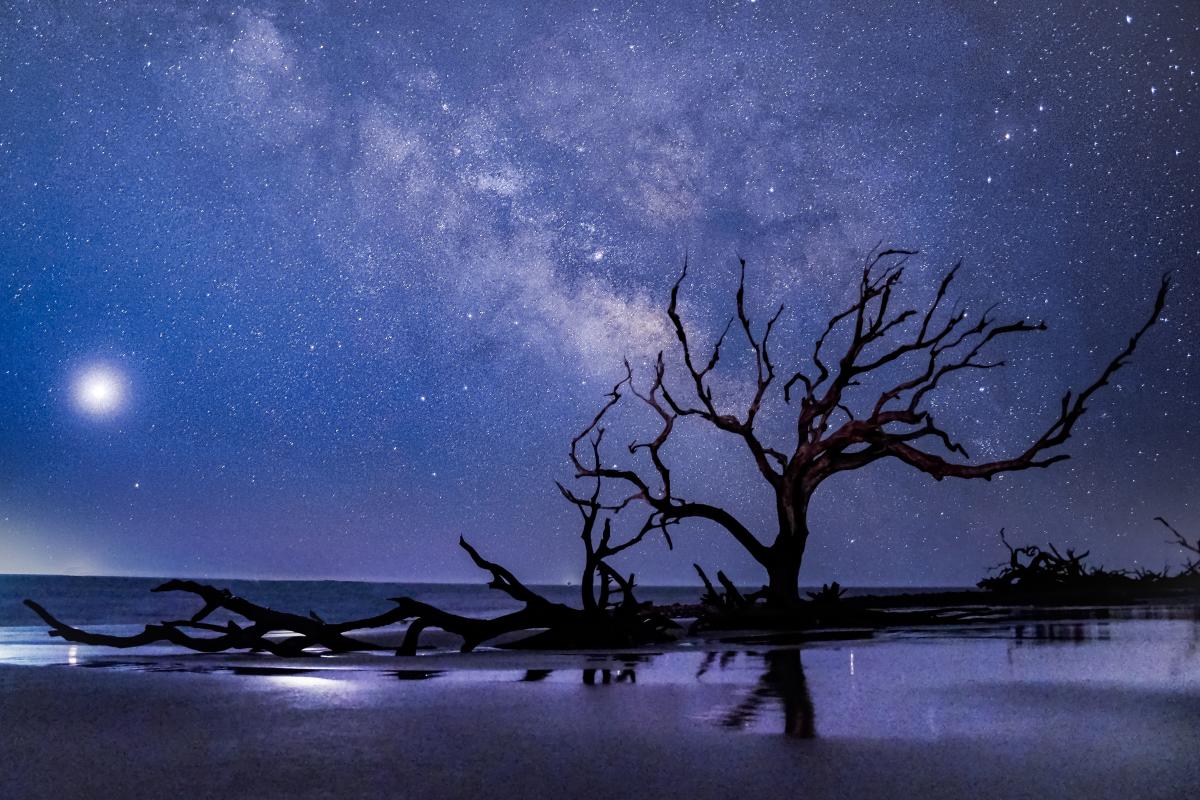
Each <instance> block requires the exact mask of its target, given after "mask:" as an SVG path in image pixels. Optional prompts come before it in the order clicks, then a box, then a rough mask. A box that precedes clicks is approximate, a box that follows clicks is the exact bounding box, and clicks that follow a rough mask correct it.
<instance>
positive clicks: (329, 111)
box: [0, 0, 1200, 585]
mask: <svg viewBox="0 0 1200 800" xmlns="http://www.w3.org/2000/svg"><path fill="white" fill-rule="evenodd" d="M1198 69H1200V5H1197V4H1196V3H1193V2H1179V3H1155V2H1149V3H1134V2H1130V3H1126V4H1111V3H1094V4H1087V8H1086V9H1082V8H1081V7H1080V5H1079V4H1075V3H1053V2H1039V3H1024V2H1002V1H998V2H989V3H941V2H925V3H895V4H892V3H885V2H861V3H853V2H840V1H839V2H802V1H801V0H795V1H794V2H776V1H775V0H759V1H758V2H714V3H684V2H679V3H670V4H665V5H664V4H660V3H649V2H648V3H622V4H610V3H594V4H592V3H582V4H581V3H555V2H546V3H526V4H522V3H517V2H478V3H468V4H456V3H443V2H392V3H388V2H370V1H368V2H350V1H349V0H339V2H303V3H300V2H291V0H287V1H286V2H285V1H284V0H279V2H263V3H249V4H246V5H235V4H226V3H220V2H215V3H206V4H193V3H170V2H157V3H153V4H150V3H141V2H135V1H134V0H129V1H128V2H112V3H107V2H106V3H93V2H85V0H72V1H71V2H40V1H39V2H11V0H4V2H2V3H0V414H2V416H0V572H66V573H96V574H149V575H164V574H185V575H193V576H210V577H211V576H261V577H326V578H361V579H401V580H435V581H440V580H469V581H474V580H476V579H477V578H478V574H477V573H476V572H475V571H474V569H473V568H472V567H471V565H470V563H469V561H468V560H467V559H466V557H465V556H464V555H463V554H462V553H461V551H459V550H458V548H457V546H456V541H457V537H458V536H459V535H460V534H462V535H465V536H466V537H467V538H468V539H470V540H471V541H472V542H473V543H475V544H476V545H477V546H478V547H479V548H480V549H481V550H482V551H483V552H484V553H485V554H487V555H489V556H492V557H494V558H496V559H497V560H501V561H504V562H505V563H506V564H507V565H508V566H509V567H511V568H512V569H513V570H514V571H516V572H518V574H520V575H522V576H523V577H525V578H527V579H529V580H531V581H562V580H565V579H568V578H574V577H577V567H576V563H577V561H578V557H579V542H578V534H577V530H578V528H577V525H576V516H575V511H574V509H572V508H570V507H569V506H567V505H566V504H565V503H563V501H562V500H561V498H560V497H559V495H558V492H557V490H556V488H555V486H554V483H553V481H554V480H556V479H557V480H564V481H567V480H570V478H571V476H572V470H571V467H570V462H569V460H568V458H567V451H568V443H569V440H570V438H571V436H573V435H574V434H575V433H576V432H578V431H579V430H581V429H582V428H583V427H584V426H585V425H586V424H587V422H588V421H590V419H591V417H592V415H593V414H594V413H595V411H596V410H597V408H598V407H599V404H600V403H601V401H602V397H603V394H604V393H605V392H606V391H607V390H608V388H609V387H610V386H611V384H612V383H613V382H614V380H615V379H616V378H617V377H618V376H619V375H620V373H621V359H622V357H625V356H627V357H629V358H630V360H631V361H632V362H633V364H634V366H635V368H636V369H637V370H638V371H639V375H642V376H644V370H645V365H646V364H647V360H648V359H650V358H652V356H653V354H654V353H655V352H657V351H658V350H659V349H662V348H664V347H666V348H667V349H668V354H667V358H668V362H669V363H670V364H672V365H673V366H674V367H675V371H674V372H672V373H670V374H671V375H672V376H674V378H676V379H677V378H678V377H679V371H678V365H677V362H676V361H674V360H673V356H677V353H676V352H675V351H674V350H673V349H672V341H671V335H670V329H669V327H668V323H667V320H666V317H665V313H664V312H665V308H666V301H667V295H668V291H669V288H670V285H671V283H672V282H673V281H674V279H675V277H676V276H677V274H678V271H679V267H680V264H681V262H682V259H683V257H684V254H685V252H686V253H689V254H690V258H691V265H692V268H691V271H690V272H689V277H688V282H687V283H685V285H684V288H683V291H682V296H681V303H680V307H681V312H682V313H683V315H684V317H685V319H686V321H687V322H688V324H689V326H690V328H691V330H692V331H693V334H694V336H695V338H696V340H697V341H698V342H700V343H703V344H707V343H710V342H711V341H712V340H713V339H714V338H715V336H716V334H717V333H718V332H719V330H720V328H721V326H722V325H723V323H724V320H725V318H726V316H727V315H728V314H729V313H730V312H731V311H732V302H733V291H734V289H735V288H736V282H737V257H738V256H742V257H744V258H746V259H747V262H748V268H747V284H748V303H749V306H750V309H751V314H752V316H754V318H755V319H756V321H757V323H758V324H761V323H762V321H763V320H765V318H766V316H768V314H769V313H770V312H771V311H773V310H774V306H775V304H777V303H779V302H784V303H786V305H787V310H786V311H785V313H784V316H783V318H782V320H781V322H780V327H779V329H778V330H777V331H776V334H775V338H774V341H775V342H776V343H777V344H776V348H777V359H778V360H779V361H780V362H781V364H782V365H783V367H782V369H783V370H784V371H785V372H787V373H788V374H790V372H791V371H793V370H794V369H795V368H797V367H801V366H805V360H804V359H805V355H804V354H805V353H807V352H809V351H810V350H811V342H812V340H813V338H814V336H815V335H816V334H817V333H819V331H820V329H821V328H822V327H823V324H824V322H825V320H827V319H828V317H829V316H830V315H831V314H832V313H833V312H834V311H836V310H838V309H839V308H841V307H843V306H844V305H845V304H846V303H847V302H848V301H849V300H850V298H851V296H852V292H853V291H854V287H855V281H856V279H857V270H858V268H859V265H860V264H861V262H862V259H863V256H864V254H865V253H866V251H868V250H869V249H870V248H871V247H873V246H875V245H876V243H878V242H881V241H882V242H885V243H887V244H890V245H895V246H906V247H913V248H919V249H920V250H921V252H922V254H921V256H920V257H919V258H918V259H917V260H915V261H914V262H912V264H911V267H910V274H909V275H908V278H907V280H906V292H910V293H911V294H907V295H906V297H909V298H911V301H912V302H914V303H922V302H924V301H925V300H926V299H927V298H928V296H929V293H930V291H931V287H932V285H933V284H935V283H936V280H937V278H938V277H940V274H941V273H942V272H943V271H944V270H945V269H946V268H947V267H948V266H949V265H951V264H952V263H953V262H955V261H956V260H958V259H962V260H963V261H964V264H965V266H964V268H963V270H962V273H961V275H960V280H959V281H958V284H957V289H956V291H955V294H954V299H955V300H956V301H959V302H961V303H962V304H971V306H970V307H973V308H983V307H986V306H988V305H990V304H991V303H992V302H995V301H999V302H1000V303H1001V309H1002V311H1003V313H1004V314H1005V315H1006V316H1008V317H1013V318H1020V317H1021V316H1023V315H1027V316H1028V317H1029V318H1030V319H1031V320H1036V319H1045V320H1046V322H1047V324H1048V325H1049V328H1050V330H1049V331H1048V332H1046V333H1044V334H1038V335H1037V336H1033V337H1027V338H1026V340H1023V341H1019V342H1016V343H1014V344H1013V345H1012V346H1010V347H1007V348H1004V352H1003V354H1006V355H1008V356H1009V361H1010V366H1008V367H1007V368H1006V369H1004V370H993V371H989V372H987V373H982V374H972V375H965V376H960V377H959V378H958V379H957V380H956V381H954V382H953V383H952V384H949V385H947V386H946V387H945V388H944V389H942V390H941V391H940V393H939V395H938V397H937V400H936V402H935V403H934V404H933V408H934V410H935V413H936V415H937V417H938V421H939V423H940V424H942V425H943V426H944V427H948V428H951V429H952V430H953V431H954V432H955V433H956V434H957V436H958V437H959V438H960V439H961V440H962V441H963V443H964V444H965V445H966V446H967V448H968V450H970V451H971V452H972V453H978V454H980V455H997V456H998V455H1003V454H1008V453H1014V452H1017V451H1019V449H1021V448H1023V447H1024V445H1025V444H1026V443H1027V442H1028V441H1029V440H1030V438H1031V437H1032V436H1033V435H1034V431H1035V430H1036V431H1037V432H1040V430H1041V428H1042V427H1044V426H1045V424H1047V423H1048V421H1049V420H1050V419H1051V418H1052V417H1053V415H1054V414H1055V413H1056V410H1057V403H1058V398H1059V396H1060V395H1061V393H1062V391H1063V390H1065V389H1066V388H1069V387H1070V386H1072V385H1081V384H1085V383H1086V382H1088V381H1089V380H1090V379H1091V377H1092V376H1094V374H1095V373H1096V372H1097V371H1098V370H1099V369H1100V368H1102V366H1103V364H1104V363H1105V362H1106V361H1107V359H1108V358H1109V357H1111V355H1112V354H1115V352H1116V351H1117V350H1119V349H1120V347H1121V346H1123V344H1124V341H1125V338H1126V336H1127V335H1128V333H1130V332H1132V330H1133V329H1134V328H1135V327H1136V326H1137V325H1138V324H1140V322H1141V320H1142V318H1143V317H1144V316H1145V315H1146V314H1147V313H1148V312H1149V308H1150V303H1151V300H1152V298H1153V293H1154V291H1155V289H1156V287H1157V284H1158V280H1159V276H1160V274H1161V273H1162V272H1164V271H1166V270H1172V271H1173V272H1174V275H1175V279H1176V288H1175V290H1174V292H1173V293H1172V296H1171V298H1170V301H1169V305H1168V307H1167V309H1166V311H1165V312H1164V314H1163V315H1162V321H1161V324H1159V325H1158V326H1156V327H1155V328H1154V329H1153V330H1152V331H1151V333H1150V334H1149V335H1148V336H1147V337H1146V339H1145V340H1144V343H1143V349H1142V350H1141V351H1140V352H1139V353H1138V354H1137V356H1136V358H1135V359H1134V361H1133V363H1132V364H1131V365H1130V366H1129V367H1128V368H1127V369H1126V370H1124V371H1123V372H1122V373H1121V374H1120V376H1119V380H1118V381H1117V382H1116V383H1117V385H1116V386H1114V387H1112V388H1111V390H1109V391H1107V392H1105V393H1103V394H1102V395H1100V396H1098V397H1097V398H1096V400H1095V401H1094V403H1093V404H1092V407H1091V411H1090V413H1089V414H1088V416H1087V417H1085V419H1084V421H1083V422H1082V423H1081V424H1080V425H1079V427H1078V428H1077V429H1076V435H1075V437H1074V438H1073V439H1072V441H1071V442H1070V443H1069V445H1068V451H1069V452H1071V453H1072V454H1073V456H1074V457H1073V459H1072V460H1071V461H1069V462H1067V463H1065V464H1060V465H1057V466H1056V467H1054V468H1053V469H1052V470H1050V471H1047V472H1043V471H1031V472H1024V473H1019V474H1014V475H1009V476H1006V477H1003V478H1001V479H997V480H994V481H992V482H990V483H988V482H983V481H970V482H963V481H957V482H943V483H940V484H939V483H936V482H934V481H932V480H931V479H929V478H928V477H926V476H924V475H921V474H917V473H914V472H913V471H911V470H908V469H906V468H905V467H903V466H902V465H899V464H888V463H882V462H881V463H878V464H875V465H872V466H871V467H870V468H868V469H866V470H863V471H861V472H859V473H854V474H844V475H840V476H837V477H835V478H834V479H832V480H830V481H829V482H827V483H826V484H825V485H824V486H823V487H822V489H821V490H820V491H819V493H818V494H817V495H816V497H815V498H814V501H813V509H812V514H811V524H812V528H813V534H812V538H811V540H810V544H809V550H808V555H807V557H806V562H805V567H804V570H803V573H802V582H803V583H806V584H811V583H819V582H821V581H824V580H830V579H838V580H840V581H842V582H843V583H849V584H859V585H863V584H877V585H949V584H969V583H972V582H974V581H975V580H976V579H977V578H979V577H980V576H981V575H982V573H983V570H984V568H985V567H986V566H987V565H989V564H992V563H995V562H996V561H999V560H1000V559H1001V557H1003V556H1004V555H1005V553H1004V551H1003V549H1002V547H1001V546H1000V544H999V541H998V539H997V537H996V531H997V530H998V529H999V528H1000V527H1001V526H1004V527H1006V528H1007V529H1008V531H1009V532H1010V535H1011V537H1012V538H1013V539H1015V540H1021V541H1039V542H1044V541H1045V540H1047V539H1052V540H1053V541H1055V542H1057V543H1060V544H1063V545H1073V546H1076V547H1080V548H1090V549H1091V550H1092V552H1093V554H1094V555H1095V556H1096V557H1097V558H1098V559H1099V560H1100V561H1102V562H1104V563H1106V564H1108V565H1110V566H1116V565H1122V566H1125V565H1134V564H1142V565H1147V566H1152V567H1161V566H1162V565H1163V564H1164V563H1167V562H1169V561H1173V560H1176V553H1175V552H1174V551H1173V549H1172V548H1171V547H1170V546H1168V545H1166V544H1165V543H1164V542H1163V538H1164V537H1163V536H1162V535H1161V534H1160V532H1159V531H1158V530H1155V524H1154V523H1153V522H1152V518H1153V517H1154V516H1155V515H1158V514H1162V515H1165V516H1167V517H1168V518H1169V519H1171V521H1172V522H1173V523H1175V524H1176V526H1177V527H1180V528H1182V529H1184V530H1187V531H1190V532H1195V531H1197V530H1200V505H1197V489H1200V458H1198V456H1197V453H1198V452H1200V424H1198V423H1197V419H1198V418H1200V397H1198V396H1197V395H1198V390H1200V373H1198V372H1197V369H1196V367H1195V365H1194V353H1193V351H1194V349H1195V348H1196V347H1197V346H1200V338H1198V334H1200V314H1198V313H1197V311H1196V302H1197V295H1198V293H1200V285H1198V283H1197V278H1198V276H1197V269H1196V265H1197V261H1198V258H1200V214H1198V213H1197V211H1198V208H1197V202H1198V200H1200V197H1198V190H1197V187H1198V186H1200V85H1198V81H1200V79H1198V78H1197V74H1196V71H1197V70H1198ZM788 367H791V369H788ZM748 370H749V363H748V362H747V361H745V359H744V358H739V357H737V355H736V354H732V355H730V356H729V358H728V359H727V360H726V361H723V362H722V365H721V368H719V370H718V376H717V385H718V386H719V387H720V394H719V396H721V397H723V398H728V400H727V402H728V403H729V404H730V408H731V409H732V408H734V407H735V406H736V404H737V403H736V398H737V397H739V392H741V393H744V391H745V388H746V386H747V382H750V385H752V380H753V378H752V374H751V372H749V371H748ZM771 402H772V404H773V405H772V409H773V410H771V411H769V412H764V428H763V430H764V434H763V435H764V437H765V438H769V439H770V438H772V437H773V436H775V437H776V438H774V439H772V441H774V442H776V443H778V444H779V445H780V446H781V448H782V449H790V447H791V443H789V442H788V440H787V438H786V430H787V425H786V422H787V420H786V415H787V408H786V407H785V406H784V405H783V403H782V398H781V397H779V396H775V397H774V398H773V400H772V401H771ZM652 422H653V420H647V419H646V418H645V417H644V415H643V416H639V415H638V413H637V412H636V409H631V410H630V411H629V412H628V413H621V414H618V415H616V416H615V417H614V419H613V421H612V424H611V425H610V438H611V440H612V442H613V443H614V444H615V445H616V447H614V448H613V450H612V453H613V457H614V458H619V457H623V454H622V453H621V451H622V450H623V445H624V444H625V443H627V442H628V441H630V440H632V439H634V438H635V437H637V436H639V435H642V434H644V431H645V430H646V429H647V427H646V426H647V425H648V424H649V423H652ZM665 455H667V456H668V459H669V461H670V462H671V464H672V466H673V467H674V474H675V478H676V481H677V482H678V485H679V487H678V488H679V489H680V491H681V493H683V494H684V495H685V496H688V497H694V498H697V499H708V500H711V501H713V502H719V503H722V504H725V505H726V506H727V507H728V508H730V509H731V510H733V511H735V512H736V513H737V514H738V515H739V516H741V518H742V519H743V520H744V521H745V522H747V523H748V524H750V525H751V526H752V527H753V528H754V529H755V530H756V531H759V532H760V533H762V534H763V537H764V538H767V537H769V535H770V534H771V531H770V524H769V523H770V521H771V519H772V514H773V509H772V508H771V503H770V496H769V495H768V494H767V493H766V492H765V491H764V486H762V485H761V483H760V481H759V479H758V478H757V473H756V470H755V468H754V465H753V463H752V461H751V460H750V458H749V456H748V454H747V453H746V452H745V451H744V450H743V449H742V447H741V446H739V443H738V442H737V441H731V440H730V437H729V436H728V435H727V434H720V433H714V432H710V431H707V430H705V429H704V428H703V427H702V426H697V425H690V424H689V425H681V428H680V430H679V431H678V435H677V436H676V437H674V439H673V441H672V444H671V446H670V447H669V448H668V449H667V450H666V451H665ZM674 538H675V544H676V548H675V550H674V552H671V551H668V550H667V548H666V546H665V545H664V544H663V543H662V542H661V541H660V540H651V539H648V540H647V541H646V542H644V543H643V544H642V545H641V546H640V547H639V548H636V549H635V550H634V551H631V552H630V553H629V555H630V556H631V558H629V559H627V560H626V561H624V562H623V566H625V567H626V568H630V569H636V571H637V573H638V576H639V579H640V581H642V582H646V583H664V582H665V583H672V582H690V581H691V579H692V571H691V563H692V561H700V562H701V563H703V564H704V565H705V566H707V567H709V568H710V569H711V568H716V567H723V568H725V569H726V570H727V571H728V572H729V573H730V574H731V575H732V576H734V577H735V578H736V579H738V580H740V581H744V582H745V583H748V584H757V583H759V582H761V580H762V578H761V573H760V572H759V570H758V568H757V566H756V565H755V564H754V563H753V562H752V561H751V560H750V559H749V558H748V557H747V556H745V555H744V554H743V553H742V552H741V550H740V548H739V547H738V546H737V545H736V544H735V543H734V542H733V541H732V540H731V539H729V537H728V536H727V534H725V533H723V532H722V531H721V530H720V529H717V528H715V527H712V526H709V525H708V524H706V523H703V522H695V523H688V524H686V525H683V526H681V527H679V528H678V529H676V532H675V536H674Z"/></svg>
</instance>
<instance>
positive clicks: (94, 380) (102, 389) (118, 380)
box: [74, 366, 125, 417]
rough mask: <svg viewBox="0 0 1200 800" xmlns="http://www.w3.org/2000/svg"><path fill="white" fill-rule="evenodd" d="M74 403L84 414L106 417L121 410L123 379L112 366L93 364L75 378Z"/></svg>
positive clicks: (123, 399)
mask: <svg viewBox="0 0 1200 800" xmlns="http://www.w3.org/2000/svg"><path fill="white" fill-rule="evenodd" d="M74 390H75V405H76V407H77V408H78V409H79V410H80V411H82V412H83V413H85V414H88V415H89V416H93V417H106V416H109V415H111V414H115V413H116V412H117V411H120V410H121V407H122V406H123V405H124V401H125V379H124V376H122V375H121V373H119V372H117V371H116V370H115V369H113V368H112V367H107V366H93V367H89V368H87V369H86V370H84V371H83V372H82V373H80V375H79V377H78V378H76V379H75V386H74Z"/></svg>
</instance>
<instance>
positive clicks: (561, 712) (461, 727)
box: [0, 621, 1200, 800]
mask: <svg viewBox="0 0 1200 800" xmlns="http://www.w3.org/2000/svg"><path fill="white" fill-rule="evenodd" d="M1047 630H1050V629H1047ZM1081 631H1082V632H1081ZM1043 633H1044V631H1043ZM1017 634H1018V632H1017V631H1016V630H1015V629H1013V628H1011V627H1009V628H999V629H997V630H995V631H983V632H980V631H973V632H967V633H961V634H955V635H950V636H946V635H939V636H937V637H926V636H921V635H915V634H910V635H904V636H893V637H884V638H882V639H876V640H872V641H864V642H839V643H829V644H825V645H817V646H806V647H805V648H804V650H803V651H798V650H794V649H787V648H784V649H774V650H772V649H771V648H769V647H753V648H747V647H745V646H738V647H734V646H723V645H720V644H719V643H708V644H701V645H698V646H696V647H693V648H684V649H681V650H677V651H668V652H659V653H640V654H626V655H625V656H623V657H620V658H615V659H614V658H611V657H600V656H587V655H580V654H560V655H549V656H547V655H533V654H523V655H513V654H502V653H481V654H478V655H476V656H471V657H465V658H464V657H458V656H424V657H418V658H414V659H399V660H397V659H391V658H386V659H379V658H353V659H339V660H321V662H320V663H319V667H320V669H312V668H311V667H305V668H302V669H301V670H300V671H293V670H290V669H280V667H282V666H284V665H282V664H281V662H279V661H278V660H270V659H258V658H245V657H243V658H233V659H224V658H208V657H195V656H178V655H172V654H168V653H164V654H157V655H140V654H131V653H128V652H115V651H108V652H101V651H89V652H87V653H84V654H80V652H79V651H72V652H71V654H70V655H69V657H65V656H67V654H66V652H65V649H60V650H55V651H54V652H53V654H52V655H49V656H48V657H46V658H45V659H44V661H45V662H49V664H50V665H42V666H25V665H11V664H10V665H7V666H0V720H2V721H3V735H2V736H0V763H3V765H4V767H3V769H2V770H0V797H5V798H54V800H62V798H74V797H81V798H82V797H100V796H104V797H149V796H180V797H222V798H229V797H259V798H269V797H290V798H306V797H313V798H317V797H320V798H329V797H420V798H442V797H569V798H591V797H595V798H606V799H611V798H627V797H689V798H708V797H712V798H725V799H726V800H727V799H728V798H731V797H756V798H757V797H792V798H795V797H805V798H821V797H838V798H846V797H859V798H890V797H897V798H910V797H922V798H942V797H963V798H968V797H969V798H978V797H1030V798H1034V797H1037V798H1041V797H1080V798H1084V797H1086V798H1109V797H1111V798H1129V797H1138V798H1182V797H1187V796H1191V795H1192V792H1194V791H1195V789H1196V787H1197V786H1198V785H1200V759H1198V758H1197V753H1200V655H1198V654H1197V644H1196V643H1197V628H1196V623H1194V622H1180V621H1169V622H1168V621H1124V622H1114V623H1091V624H1089V626H1088V627H1087V628H1086V629H1071V630H1067V631H1064V635H1062V636H1055V635H1050V636H1045V635H1043V636H1039V637H1034V638H1032V639H1031V638H1030V636H1031V634H1030V633H1029V632H1026V631H1021V632H1020V636H1019V637H1018V635H1017ZM1067 634H1069V635H1067ZM44 647H49V646H44ZM60 647H61V646H60ZM48 652H49V651H46V652H44V653H43V655H44V656H45V655H46V653H48ZM71 659H73V660H75V662H76V665H75V666H66V665H63V663H60V662H65V661H67V660H71ZM23 660H24V661H25V663H31V662H30V659H29V657H28V656H25V657H24V659H23ZM85 665H88V666H91V667H92V668H85ZM329 667H335V669H327V668H329ZM605 669H607V670H608V672H607V675H606V673H605ZM606 680H607V681H608V682H607V683H606V682H605V681H606Z"/></svg>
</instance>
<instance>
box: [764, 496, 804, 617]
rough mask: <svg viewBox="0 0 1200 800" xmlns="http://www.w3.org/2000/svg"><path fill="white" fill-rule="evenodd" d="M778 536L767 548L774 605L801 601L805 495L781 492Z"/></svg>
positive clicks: (769, 583) (765, 564)
mask: <svg viewBox="0 0 1200 800" xmlns="http://www.w3.org/2000/svg"><path fill="white" fill-rule="evenodd" d="M776 505H777V508H778V511H779V535H778V536H777V537H775V542H774V543H773V544H772V545H771V547H770V548H769V549H768V550H767V562H766V563H764V564H763V566H765V567H766V568H767V579H768V583H767V590H768V592H769V593H770V600H771V602H772V603H773V604H775V605H778V606H782V607H785V608H786V607H789V606H795V605H798V604H799V603H800V565H801V563H803V561H804V546H805V545H806V544H807V543H808V497H807V496H806V495H803V494H800V493H794V494H793V493H781V494H780V496H779V497H778V498H777V501H776Z"/></svg>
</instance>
